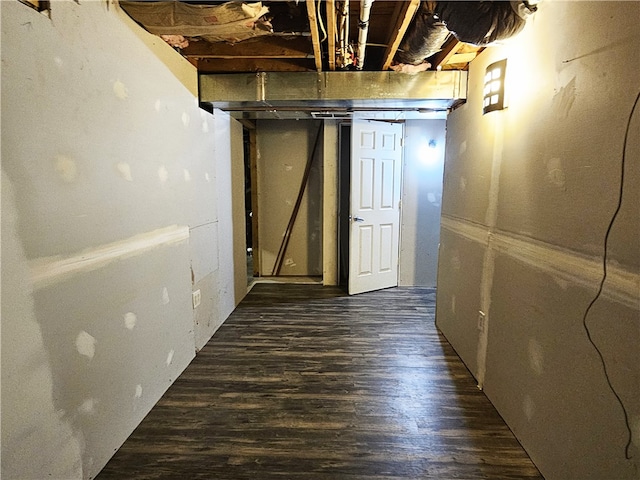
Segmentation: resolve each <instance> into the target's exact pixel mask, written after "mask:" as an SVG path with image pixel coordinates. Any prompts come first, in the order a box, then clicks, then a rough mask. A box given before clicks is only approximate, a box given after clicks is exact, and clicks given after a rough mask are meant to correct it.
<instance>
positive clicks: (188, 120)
mask: <svg viewBox="0 0 640 480" xmlns="http://www.w3.org/2000/svg"><path fill="white" fill-rule="evenodd" d="M189 123H191V117H189V114H188V113H187V112H183V113H182V125H184V128H188V127H189Z"/></svg>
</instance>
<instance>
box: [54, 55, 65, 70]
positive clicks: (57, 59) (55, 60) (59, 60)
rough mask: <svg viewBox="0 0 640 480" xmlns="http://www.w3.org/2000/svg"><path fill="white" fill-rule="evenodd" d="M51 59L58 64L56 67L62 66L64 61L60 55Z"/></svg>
mask: <svg viewBox="0 0 640 480" xmlns="http://www.w3.org/2000/svg"><path fill="white" fill-rule="evenodd" d="M53 61H54V63H55V64H56V65H57V66H58V68H62V66H63V65H64V62H63V61H62V59H61V58H60V57H53Z"/></svg>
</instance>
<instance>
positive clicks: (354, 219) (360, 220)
mask: <svg viewBox="0 0 640 480" xmlns="http://www.w3.org/2000/svg"><path fill="white" fill-rule="evenodd" d="M353 221H354V222H364V218H362V217H357V216H356V217H353Z"/></svg>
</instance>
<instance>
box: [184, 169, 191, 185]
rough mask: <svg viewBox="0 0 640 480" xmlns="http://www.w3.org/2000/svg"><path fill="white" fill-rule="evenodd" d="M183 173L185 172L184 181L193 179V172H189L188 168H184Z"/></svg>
mask: <svg viewBox="0 0 640 480" xmlns="http://www.w3.org/2000/svg"><path fill="white" fill-rule="evenodd" d="M182 173H184V181H185V182H190V181H191V173H189V170H187V169H186V168H185V169H183V170H182Z"/></svg>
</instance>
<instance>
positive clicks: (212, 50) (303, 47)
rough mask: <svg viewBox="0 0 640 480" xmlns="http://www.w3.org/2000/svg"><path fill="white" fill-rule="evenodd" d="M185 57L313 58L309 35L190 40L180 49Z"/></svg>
mask: <svg viewBox="0 0 640 480" xmlns="http://www.w3.org/2000/svg"><path fill="white" fill-rule="evenodd" d="M182 54H183V55H184V56H185V57H187V58H192V57H193V58H265V59H268V58H314V54H313V48H312V45H311V41H310V40H309V37H299V36H298V37H277V36H272V37H265V38H261V39H252V40H246V41H244V42H240V43H235V44H230V43H222V42H221V43H209V42H191V43H190V44H189V46H188V47H186V48H184V49H182Z"/></svg>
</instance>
